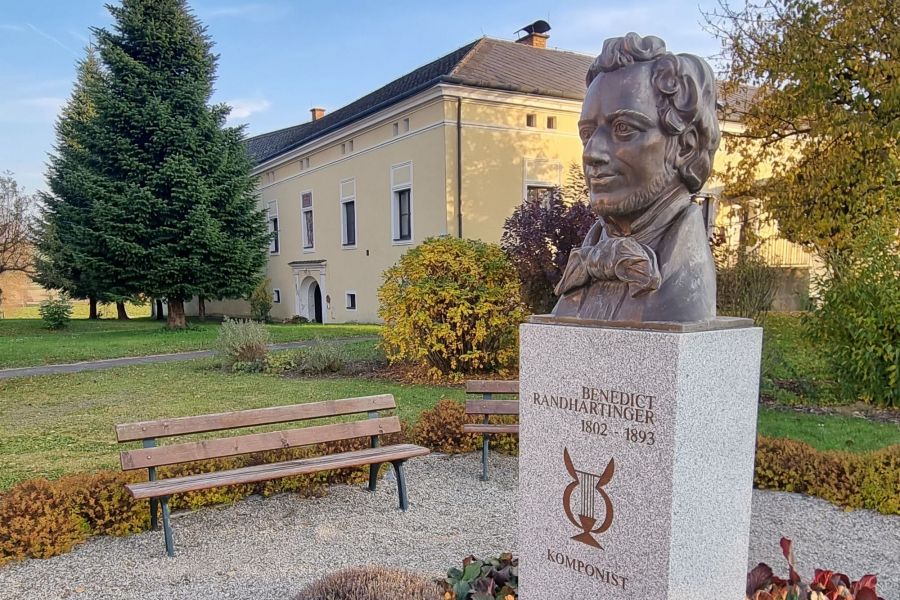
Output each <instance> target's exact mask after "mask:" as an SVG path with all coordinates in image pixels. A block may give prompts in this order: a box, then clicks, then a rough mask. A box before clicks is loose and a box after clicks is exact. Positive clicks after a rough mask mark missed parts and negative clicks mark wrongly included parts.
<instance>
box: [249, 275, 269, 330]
mask: <svg viewBox="0 0 900 600" xmlns="http://www.w3.org/2000/svg"><path fill="white" fill-rule="evenodd" d="M271 285H272V280H271V279H269V278H266V279H263V280H262V281H260V282H259V285H257V286H256V287H255V288H253V291H252V292H250V298H249V300H250V316H252V317H253V319H254V320H255V321H267V320H268V319H269V312H270V311H271V310H272V291H271V290H270V289H269V286H271Z"/></svg>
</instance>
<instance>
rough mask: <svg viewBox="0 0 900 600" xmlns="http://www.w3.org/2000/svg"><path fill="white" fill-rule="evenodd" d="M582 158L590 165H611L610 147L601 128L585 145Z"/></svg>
mask: <svg viewBox="0 0 900 600" xmlns="http://www.w3.org/2000/svg"><path fill="white" fill-rule="evenodd" d="M581 157H582V160H584V163H585V164H588V165H606V164H609V157H610V154H609V145H608V144H607V142H606V139H605V137H604V136H603V134H602V132H601V131H600V129H599V128H598V129H597V131H595V132H594V135H592V136H591V137H590V139H588V141H587V144H585V145H584V152H582V155H581Z"/></svg>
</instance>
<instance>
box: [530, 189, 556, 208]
mask: <svg viewBox="0 0 900 600" xmlns="http://www.w3.org/2000/svg"><path fill="white" fill-rule="evenodd" d="M552 193H553V188H552V187H549V186H545V185H529V186H528V188H527V190H526V192H525V200H526V201H528V202H532V201H534V200H538V201H539V202H540V203H541V204H543V205H545V206H546V205H547V204H548V203H549V202H550V196H551V194H552Z"/></svg>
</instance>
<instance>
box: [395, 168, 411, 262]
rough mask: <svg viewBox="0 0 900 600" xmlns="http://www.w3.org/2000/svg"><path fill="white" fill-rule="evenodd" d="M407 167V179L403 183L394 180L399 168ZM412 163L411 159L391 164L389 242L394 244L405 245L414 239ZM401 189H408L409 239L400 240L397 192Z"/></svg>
mask: <svg viewBox="0 0 900 600" xmlns="http://www.w3.org/2000/svg"><path fill="white" fill-rule="evenodd" d="M406 167H409V181H408V182H403V183H397V182H396V181H395V180H394V176H395V174H396V173H397V171H399V170H400V169H403V168H406ZM413 181H414V177H413V163H412V161H408V162H405V163H400V164H399V165H393V166H391V243H392V244H393V245H394V246H407V245H410V244H412V243H413V240H414V239H416V234H415V227H414V223H415V209H414V208H413V206H414V205H415V201H414V198H413ZM403 190H409V239H408V240H401V239H400V202H399V192H402V191H403Z"/></svg>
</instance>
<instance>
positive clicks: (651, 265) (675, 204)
mask: <svg viewBox="0 0 900 600" xmlns="http://www.w3.org/2000/svg"><path fill="white" fill-rule="evenodd" d="M690 202H691V198H690V196H689V195H687V194H686V193H685V192H684V190H683V189H676V190H675V191H674V192H673V193H670V194H669V195H668V196H664V197H663V198H662V199H660V201H659V202H657V203H656V204H655V205H654V206H652V207H651V208H650V209H649V210H647V212H645V213H644V214H643V215H641V216H640V217H638V218H637V219H635V220H634V222H633V223H632V224H631V228H630V230H629V231H624V230H622V229H620V228H618V227H617V226H616V225H615V224H614V223H613V222H612V221H609V222H607V221H604V220H603V219H602V218H598V219H597V222H596V223H594V224H593V225H592V226H591V229H590V230H589V231H588V234H587V235H586V236H585V238H584V242H583V243H582V245H581V247H580V248H573V249H572V252H570V253H569V262H568V263H566V269H565V271H564V272H563V276H562V279H560V281H559V283H558V284H557V285H556V289H554V293H555V294H556V295H557V296H562V295H563V294H565V293H566V292H569V291H571V290H573V289H576V288H579V287H582V286H585V285H588V284H590V283H591V282H592V281H622V282H624V283H627V284H628V291H629V293H630V294H631V296H632V297H633V298H638V297H640V296H643V295H645V294H649V293H651V292H653V291H655V290H657V289H659V285H660V283H662V273H660V270H659V261H658V260H657V258H656V252H655V251H654V250H653V248H652V244H653V243H655V242H656V241H657V240H658V239H659V238H660V237H662V234H663V233H665V231H666V229H668V227H669V225H671V224H672V222H673V221H674V220H675V219H676V218H677V217H678V216H679V215H680V214H681V212H682V211H683V210H684V209H685V208H686V207H687V206H688V205H690Z"/></svg>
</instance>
